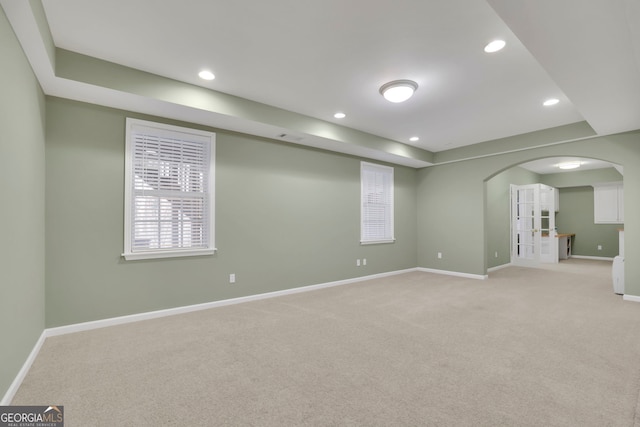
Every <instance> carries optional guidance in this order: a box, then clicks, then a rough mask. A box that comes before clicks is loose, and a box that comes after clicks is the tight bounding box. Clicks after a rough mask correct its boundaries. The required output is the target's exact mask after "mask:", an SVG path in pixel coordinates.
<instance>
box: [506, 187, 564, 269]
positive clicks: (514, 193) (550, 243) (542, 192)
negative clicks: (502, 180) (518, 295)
mask: <svg viewBox="0 0 640 427" xmlns="http://www.w3.org/2000/svg"><path fill="white" fill-rule="evenodd" d="M556 191H557V190H556V189H555V188H553V187H549V186H546V185H543V184H530V185H511V238H512V242H511V262H513V263H514V264H521V265H528V266H535V265H536V264H538V263H540V262H558V242H557V241H556V232H555V195H556V194H555V192H556Z"/></svg>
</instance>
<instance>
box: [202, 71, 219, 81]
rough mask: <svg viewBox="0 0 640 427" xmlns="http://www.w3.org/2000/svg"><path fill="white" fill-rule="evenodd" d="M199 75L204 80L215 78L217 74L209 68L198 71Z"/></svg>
mask: <svg viewBox="0 0 640 427" xmlns="http://www.w3.org/2000/svg"><path fill="white" fill-rule="evenodd" d="M198 77H200V78H201V79H202V80H213V79H215V78H216V76H215V75H214V74H213V73H212V72H211V71H209V70H202V71H200V72H199V73H198Z"/></svg>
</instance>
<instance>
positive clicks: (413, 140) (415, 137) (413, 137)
mask: <svg viewBox="0 0 640 427" xmlns="http://www.w3.org/2000/svg"><path fill="white" fill-rule="evenodd" d="M409 141H411V142H417V141H420V138H418V137H417V136H412V137H411V138H409Z"/></svg>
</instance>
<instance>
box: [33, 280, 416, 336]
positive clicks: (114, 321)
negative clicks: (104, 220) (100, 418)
mask: <svg viewBox="0 0 640 427" xmlns="http://www.w3.org/2000/svg"><path fill="white" fill-rule="evenodd" d="M412 271H416V269H415V268H410V269H407V270H398V271H391V272H387V273H380V274H372V275H369V276H361V277H355V278H352V279H345V280H338V281H335V282H327V283H320V284H317V285H308V286H300V287H297V288H291V289H283V290H280V291H274V292H266V293H263V294H255V295H247V296H244V297H238V298H230V299H226V300H220V301H212V302H206V303H202V304H194V305H187V306H183V307H175V308H168V309H164V310H157V311H149V312H146V313H138V314H131V315H128V316H120V317H112V318H109V319H101V320H94V321H91V322H84V323H76V324H73V325H65V326H59V327H56V328H49V329H46V330H45V332H46V336H47V337H53V336H57V335H65V334H72V333H74V332H82V331H89V330H92V329H99V328H106V327H108V326H115V325H122V324H125V323H132V322H139V321H142V320H149V319H156V318H159V317H166V316H173V315H176V314H184V313H190V312H194V311H200V310H207V309H210V308H215V307H223V306H226V305H233V304H241V303H243V302H249V301H257V300H261V299H267V298H275V297H278V296H283V295H290V294H296V293H300V292H308V291H313V290H317V289H323V288H330V287H333V286H340V285H347V284H349V283H356V282H362V281H365V280H372V279H377V278H380V277H387V276H394V275H397V274H403V273H409V272H412Z"/></svg>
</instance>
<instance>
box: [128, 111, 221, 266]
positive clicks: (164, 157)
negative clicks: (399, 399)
mask: <svg viewBox="0 0 640 427" xmlns="http://www.w3.org/2000/svg"><path fill="white" fill-rule="evenodd" d="M126 150H127V152H126V165H125V170H126V177H125V239H124V240H125V248H124V254H123V255H124V257H125V258H126V259H128V260H129V259H143V258H160V257H173V256H190V255H206V254H212V253H214V251H215V245H214V239H213V236H214V230H213V224H214V221H213V215H214V212H213V206H214V203H213V202H214V194H213V188H214V187H213V173H214V153H215V134H214V133H211V132H205V131H199V130H194V129H186V128H180V127H176V126H169V125H164V124H161V123H153V122H147V121H142V120H136V119H127V141H126Z"/></svg>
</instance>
